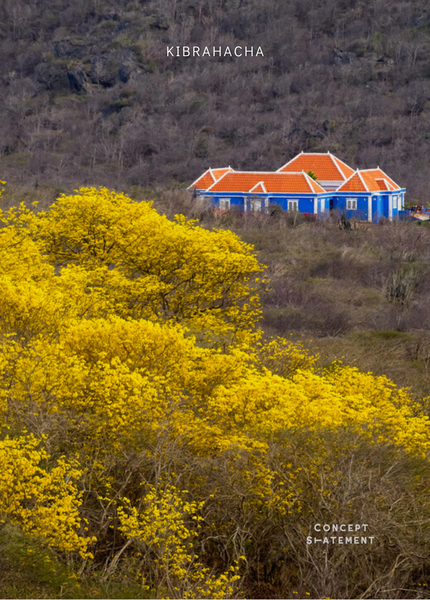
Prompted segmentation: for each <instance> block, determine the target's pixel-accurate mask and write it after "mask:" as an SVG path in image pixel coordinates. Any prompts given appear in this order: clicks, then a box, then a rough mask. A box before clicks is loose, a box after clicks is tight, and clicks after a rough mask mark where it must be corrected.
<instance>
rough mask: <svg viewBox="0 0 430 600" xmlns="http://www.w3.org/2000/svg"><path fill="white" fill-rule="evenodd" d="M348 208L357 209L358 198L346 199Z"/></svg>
mask: <svg viewBox="0 0 430 600" xmlns="http://www.w3.org/2000/svg"><path fill="white" fill-rule="evenodd" d="M346 210H357V200H356V199H355V198H354V199H352V198H349V199H348V200H347V201H346Z"/></svg>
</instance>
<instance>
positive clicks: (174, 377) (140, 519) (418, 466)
mask: <svg viewBox="0 0 430 600" xmlns="http://www.w3.org/2000/svg"><path fill="white" fill-rule="evenodd" d="M1 220H2V225H3V226H2V228H0V286H1V289H2V302H1V303H0V381H1V385H0V418H1V422H2V423H3V424H4V425H5V428H4V429H3V430H2V431H3V434H2V435H1V436H0V456H1V458H2V465H5V468H4V470H3V473H2V474H0V495H2V496H1V497H2V511H3V512H2V518H3V520H4V521H7V520H10V521H12V522H14V523H17V524H18V525H20V526H21V527H22V529H24V530H25V531H27V532H29V533H32V534H35V535H37V536H40V537H42V538H44V539H45V540H47V542H48V543H49V544H50V545H52V546H53V547H56V548H58V549H60V550H62V551H64V552H69V551H74V552H77V553H78V554H80V555H81V556H82V557H84V556H88V555H89V544H90V541H91V540H92V539H93V537H96V538H97V541H96V542H95V543H94V545H92V546H91V551H92V553H93V554H94V560H95V562H96V564H97V565H98V566H99V567H101V568H103V569H104V573H105V577H110V576H113V575H114V573H115V571H116V570H117V569H120V565H121V564H125V565H126V564H127V560H128V559H130V560H131V562H133V564H135V565H138V569H137V572H138V575H139V577H140V580H141V581H142V582H143V585H145V586H149V587H150V588H151V589H152V590H153V591H154V590H155V591H154V593H156V594H157V595H159V596H164V597H166V595H169V596H171V597H201V596H210V597H217V598H218V597H219V598H222V597H231V596H232V595H240V594H242V593H243V594H245V595H246V594H247V595H249V596H253V595H257V594H258V595H261V594H264V593H266V594H267V595H270V594H272V595H278V596H279V595H281V594H282V593H286V592H288V594H290V591H291V589H292V586H293V585H296V587H297V590H298V591H299V592H300V593H302V594H306V592H307V593H308V594H313V595H315V596H317V595H321V591H322V590H323V591H324V593H327V595H330V593H331V592H330V588H329V587H327V586H328V584H326V583H324V582H325V581H326V580H325V579H324V578H323V576H322V575H321V578H320V579H318V578H316V579H315V581H317V580H318V581H319V583H318V585H316V584H315V585H316V587H312V586H310V587H309V586H308V587H306V586H305V585H304V584H303V577H302V576H301V574H304V573H310V572H311V566H310V563H309V560H308V557H309V555H308V552H307V547H306V543H305V541H303V540H306V535H305V534H306V531H305V530H306V527H307V524H308V523H309V522H310V520H311V519H313V518H314V517H313V515H318V519H328V518H336V519H338V520H341V519H350V518H353V515H354V514H355V513H357V514H358V513H359V514H360V515H361V516H362V518H363V519H369V521H370V522H371V523H374V524H377V523H378V522H379V521H380V522H386V523H387V524H389V527H391V528H392V530H393V531H394V532H395V534H393V536H392V537H390V538H389V546H388V547H389V548H396V549H397V550H398V552H399V553H400V551H402V552H404V553H406V555H407V557H408V559H407V561H406V562H405V564H406V563H407V565H408V573H410V572H411V569H412V570H413V569H414V568H415V562H414V561H415V560H416V559H415V558H414V556H413V552H412V551H411V550H410V548H412V537H411V543H410V544H409V545H408V544H406V546H404V547H403V546H402V547H401V548H400V547H399V545H398V539H400V538H399V535H398V531H399V529H401V527H402V525H401V523H402V522H405V520H407V519H408V518H409V516H410V519H411V522H412V523H416V524H417V525H416V529H415V530H414V531H415V533H414V536H415V537H416V538H417V539H418V540H421V539H423V538H422V534H421V533H420V532H421V530H422V528H423V527H424V525H423V522H425V519H426V518H427V516H430V503H429V502H428V500H427V497H428V490H429V489H430V473H429V456H428V455H429V444H430V440H429V432H430V427H429V420H428V417H427V416H426V415H424V414H422V413H421V412H420V411H419V410H417V408H416V406H415V405H414V403H413V401H412V399H411V396H410V394H409V393H408V391H407V390H399V389H398V388H397V387H396V386H395V385H394V384H393V383H392V382H390V381H389V380H387V379H386V378H385V377H375V376H374V375H372V374H370V373H360V372H359V371H358V370H357V369H355V368H350V367H347V366H344V365H342V364H339V363H335V364H334V365H332V366H331V367H330V368H329V369H328V370H327V371H324V372H320V371H318V369H317V366H316V365H317V359H316V357H315V356H312V354H311V353H310V352H309V351H307V350H305V349H304V348H303V347H302V346H301V345H300V344H297V343H292V342H290V341H288V340H285V339H279V338H277V339H265V338H264V337H263V335H262V333H261V332H260V331H259V330H258V329H257V322H258V316H259V313H260V305H259V300H258V295H257V290H258V287H259V286H261V285H263V284H264V275H262V271H263V267H262V266H261V265H260V264H259V263H258V261H257V260H256V258H255V256H254V254H253V251H252V248H251V247H249V246H247V245H246V244H244V243H243V242H241V241H240V240H239V239H238V238H237V237H236V236H235V235H233V234H232V233H230V232H226V231H215V232H210V231H206V230H204V229H202V228H200V227H198V226H197V224H196V223H193V222H189V221H186V220H185V219H183V218H181V217H178V218H177V219H176V220H175V221H173V222H172V221H169V220H168V219H166V218H165V217H162V216H160V215H159V214H157V212H156V211H155V210H154V209H153V208H152V206H151V205H150V204H149V203H135V202H133V201H131V200H130V199H129V198H127V197H126V196H125V195H123V194H118V193H114V192H109V191H108V190H104V189H101V190H95V189H81V190H80V191H79V192H78V193H77V194H75V195H73V196H62V197H61V198H59V199H58V201H57V202H56V204H55V205H54V206H52V207H51V209H50V210H48V211H46V213H39V214H35V213H33V212H32V211H30V210H27V209H26V208H25V207H21V208H19V209H16V210H12V211H9V212H8V213H2V214H1ZM5 432H7V435H6V433H5ZM369 457H370V458H369ZM345 473H348V476H345ZM366 485H367V487H366ZM384 486H385V487H384ZM386 489H389V493H388V492H387V491H386ZM390 497H392V498H394V499H395V503H396V504H395V505H394V506H392V505H391V504H390ZM400 508H401V510H400ZM408 511H412V513H411V514H410V515H409V513H408ZM420 514H421V515H424V516H423V517H420V516H419V515H420ZM80 515H82V518H84V519H86V520H87V521H88V523H87V525H86V526H87V527H88V533H87V534H85V535H84V534H83V533H82V523H85V521H81V520H80V519H81V516H80ZM407 515H409V516H407ZM384 519H386V520H385V521H384ZM423 519H424V521H423ZM375 526H376V525H375ZM387 526H388V525H387ZM414 527H415V525H414ZM404 533H405V532H404ZM405 535H406V533H405ZM396 536H397V537H396ZM420 536H421V537H420ZM416 543H418V545H419V546H420V552H421V553H422V556H424V559H423V560H427V559H428V560H429V564H430V556H428V549H427V550H426V547H425V544H424V543H423V544H421V543H420V542H416ZM381 544H382V547H384V543H383V540H382V541H381ZM397 550H396V551H397ZM370 551H371V552H373V554H372V560H371V561H370V562H371V564H372V565H373V564H375V565H382V558H381V556H382V552H381V553H379V551H378V549H377V548H375V549H370ZM339 552H340V551H339ZM345 552H346V551H345ZM345 552H343V551H342V552H340V554H336V561H338V562H336V561H335V562H336V564H344V563H345V564H350V566H351V572H352V573H354V574H356V575H353V579H354V577H355V580H354V581H355V582H356V583H355V584H354V585H356V591H357V595H359V592H360V593H363V590H361V591H360V589H359V588H360V585H361V584H360V583H359V582H360V581H361V582H366V586H370V585H372V581H374V580H375V578H373V579H372V577H373V575H374V574H373V572H372V570H371V569H370V568H369V571H366V572H364V571H363V567H362V566H360V564H359V563H357V562H354V559H353V558H352V555H350V554H347V553H346V554H345ZM327 556H328V555H326V560H327V561H328V560H329V558H330V557H327ZM387 556H390V559H389V560H390V561H391V562H390V565H389V566H390V571H389V572H393V573H394V572H396V569H397V567H396V568H395V569H394V571H393V568H394V566H395V565H396V562H395V561H396V556H397V555H395V552H394V551H393V553H392V554H390V552H388V553H387ZM241 557H244V559H242V560H241ZM321 560H322V559H321ZM330 560H331V559H330ZM130 564H131V563H130ZM333 564H334V563H333ZM238 565H240V568H238ZM378 568H379V567H378ZM381 568H382V567H381ZM405 573H406V572H405ZM239 576H240V579H239ZM375 577H376V576H375ZM408 577H410V576H409V575H408ZM402 578H403V579H402V585H403V587H404V588H405V589H406V586H407V585H411V583H410V580H409V579H407V576H406V574H404V575H402ZM299 579H300V581H299ZM256 582H259V583H258V585H257V583H256ZM276 582H280V583H276ZM388 583H389V584H390V585H391V584H392V585H393V586H395V585H396V586H399V585H400V579H399V580H396V581H395V582H394V580H392V578H391V579H389V580H388V579H387V585H388ZM309 585H310V584H309ZM330 585H332V584H330ZM276 586H278V587H276ZM282 586H283V587H282ZM324 586H326V587H324ZM372 589H373V588H372ZM393 589H394V588H393ZM396 589H397V588H396ZM328 592H330V593H328ZM291 593H292V592H291ZM336 593H337V592H336ZM345 593H346V592H345ZM290 595H291V594H290Z"/></svg>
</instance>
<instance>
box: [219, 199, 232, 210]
mask: <svg viewBox="0 0 430 600" xmlns="http://www.w3.org/2000/svg"><path fill="white" fill-rule="evenodd" d="M219 207H220V209H221V210H229V208H230V198H220V201H219Z"/></svg>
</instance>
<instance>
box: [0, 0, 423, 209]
mask: <svg viewBox="0 0 430 600" xmlns="http://www.w3.org/2000/svg"><path fill="white" fill-rule="evenodd" d="M427 9H428V3H427V2H424V1H422V0H420V1H418V0H409V1H400V0H390V1H389V2H383V1H382V0H372V1H364V0H362V1H354V0H351V1H348V0H330V1H329V2H318V1H315V0H294V1H293V0H286V1H285V2H277V1H276V0H263V1H257V0H218V1H215V0H175V1H174V2H165V1H163V0H158V1H148V0H144V1H138V0H133V1H129V2H127V1H122V2H120V1H118V0H77V1H75V2H69V1H68V0H34V1H32V2H31V3H29V2H27V1H25V0H16V1H14V2H11V1H10V2H9V1H8V2H4V3H2V4H1V7H0V23H1V25H0V51H1V55H2V62H1V65H0V94H1V99H2V110H1V115H0V119H1V131H2V136H1V141H0V157H1V158H0V172H1V174H2V177H3V179H6V180H7V181H8V182H9V183H11V184H20V185H25V186H36V187H37V186H39V185H44V184H49V185H56V186H59V187H61V188H62V189H64V190H70V189H73V188H74V187H76V186H77V185H78V184H80V185H82V184H95V185H100V184H103V185H107V186H110V187H117V188H123V189H128V188H130V187H131V186H136V185H138V186H142V187H144V188H145V187H157V186H162V187H166V186H169V185H176V184H178V183H184V182H191V181H192V180H193V179H195V178H196V177H197V176H198V175H199V174H200V173H201V172H202V171H203V170H205V169H206V168H207V167H208V166H222V165H228V164H231V165H232V166H233V167H234V168H239V169H240V168H246V169H262V170H272V169H276V168H278V167H279V166H281V165H282V164H283V163H284V162H286V160H287V159H289V158H291V157H292V156H293V155H295V154H296V153H297V152H300V151H301V150H304V151H327V150H330V151H332V152H333V153H335V154H337V155H338V156H339V157H341V158H342V159H343V160H345V161H346V162H347V163H348V164H351V165H352V166H354V167H358V166H360V167H369V166H377V165H378V164H379V165H380V166H381V167H383V168H384V170H386V171H387V172H389V173H391V174H392V175H393V176H394V177H395V178H396V180H397V181H398V182H399V183H400V184H401V185H402V186H406V188H407V200H408V201H410V202H416V201H420V202H423V203H427V199H428V192H427V188H428V184H427V180H428V178H429V176H430V167H429V161H428V159H429V155H430V151H429V145H428V136H429V134H428V131H429V127H428V125H429V117H430V79H429V78H430V59H429V58H428V57H429V48H430V30H429V24H430V18H429V17H428V16H427V15H428V13H427ZM193 44H196V45H199V46H201V47H204V46H206V45H207V46H210V47H212V46H216V47H218V46H222V47H223V48H225V47H226V46H229V47H234V46H236V45H240V46H243V47H245V46H247V47H251V46H253V47H254V48H257V47H258V46H261V48H262V49H263V52H264V57H246V58H245V57H242V58H229V57H225V58H224V57H200V58H197V57H196V58H186V57H182V58H176V57H174V58H172V57H168V56H166V54H167V52H166V47H167V46H168V45H193Z"/></svg>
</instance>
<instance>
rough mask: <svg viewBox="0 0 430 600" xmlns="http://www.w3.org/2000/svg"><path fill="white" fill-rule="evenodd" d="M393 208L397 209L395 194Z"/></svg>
mask: <svg viewBox="0 0 430 600" xmlns="http://www.w3.org/2000/svg"><path fill="white" fill-rule="evenodd" d="M393 208H394V209H395V210H397V196H393Z"/></svg>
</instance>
